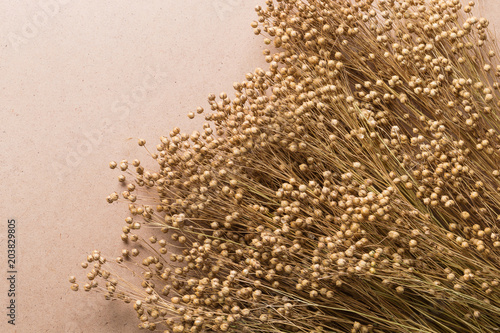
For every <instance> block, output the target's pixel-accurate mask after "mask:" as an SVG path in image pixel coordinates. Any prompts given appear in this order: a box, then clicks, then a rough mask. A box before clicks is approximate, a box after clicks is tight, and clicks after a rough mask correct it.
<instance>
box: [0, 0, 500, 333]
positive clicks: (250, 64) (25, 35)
mask: <svg viewBox="0 0 500 333" xmlns="http://www.w3.org/2000/svg"><path fill="white" fill-rule="evenodd" d="M262 2H263V1H258V0H198V1H195V0H183V1H171V0H164V1H160V0H151V1H147V2H144V1H130V0H120V1H118V0H111V1H96V0H89V1H76V0H45V1H28V0H16V1H14V0H11V1H1V2H0V26H1V28H0V32H1V41H2V44H1V49H0V115H1V120H0V123H1V125H0V174H1V175H2V182H1V185H0V194H1V201H0V218H1V222H2V223H1V224H0V262H1V265H0V270H1V272H0V277H1V281H2V283H0V287H1V289H0V308H1V309H5V308H6V306H7V289H8V286H7V284H6V273H5V272H6V269H5V266H6V265H5V263H6V256H7V254H6V231H7V225H6V223H7V220H8V219H9V218H15V219H16V221H17V230H16V231H17V237H18V244H17V260H18V263H17V270H18V274H17V285H16V292H17V295H16V304H17V317H16V326H15V327H12V326H11V325H7V319H8V318H7V317H6V311H5V310H2V311H0V312H1V315H0V331H1V332H20V333H24V332H34V333H37V332H67V333H83V332H95V333H101V332H102V333H104V332H124V333H126V332H137V331H138V330H137V328H136V325H137V322H136V320H135V314H134V313H133V312H132V311H131V310H130V309H129V308H128V307H127V306H124V305H123V304H121V303H118V302H106V301H104V300H102V299H101V298H102V296H100V295H96V294H83V292H81V293H73V292H71V291H70V290H69V287H70V284H69V282H68V276H70V275H79V276H83V270H82V269H81V268H80V267H79V262H81V261H82V260H84V259H85V257H86V254H87V253H89V252H90V251H92V250H93V249H101V250H102V251H103V252H104V253H105V254H107V255H109V257H114V256H116V254H117V253H118V252H119V250H120V249H121V242H120V239H119V235H120V228H121V226H122V225H123V219H124V218H125V217H126V216H127V208H126V205H125V204H114V205H109V204H107V203H106V201H105V197H106V196H107V195H108V194H110V193H111V192H113V191H115V190H119V189H120V187H119V186H118V183H117V180H116V176H117V175H118V173H117V172H115V171H112V170H109V168H108V162H109V161H111V160H118V161H119V160H121V159H129V160H132V159H134V158H136V157H137V158H139V159H141V160H148V158H147V154H146V153H145V151H144V150H143V149H140V148H139V147H138V146H137V138H139V137H140V138H145V139H146V140H147V141H148V146H149V147H150V148H151V149H153V150H154V148H155V145H156V142H157V141H158V138H159V137H160V136H161V135H165V134H167V133H168V132H169V131H170V130H171V129H172V127H174V126H179V127H181V129H183V130H186V131H188V130H189V131H190V130H192V129H195V128H199V127H200V126H201V124H202V122H203V119H202V117H201V116H198V117H197V118H195V120H194V121H192V120H189V119H188V118H187V116H186V114H187V112H189V111H194V110H195V108H196V107H197V106H199V105H202V106H205V107H206V106H207V104H206V96H207V95H208V94H209V93H216V94H218V93H219V92H221V91H226V92H228V93H231V90H232V83H233V82H234V81H240V80H242V79H243V78H244V74H245V73H247V72H249V71H252V70H253V69H254V68H255V67H259V66H261V67H264V63H263V59H262V56H261V51H262V49H263V48H264V45H263V43H262V39H261V38H260V37H255V36H254V35H253V32H252V29H251V28H250V22H251V21H252V20H254V19H255V18H256V14H255V12H254V10H253V8H254V6H255V5H256V4H258V3H262ZM479 2H480V5H479V7H480V8H479V9H480V10H481V12H482V13H483V16H485V17H487V18H488V19H489V20H490V21H491V23H492V24H491V27H492V28H493V29H494V28H497V29H500V17H499V14H500V1H497V0H484V1H479ZM478 16H479V15H478ZM499 33H500V32H499ZM497 35H498V33H497ZM129 138H131V139H129Z"/></svg>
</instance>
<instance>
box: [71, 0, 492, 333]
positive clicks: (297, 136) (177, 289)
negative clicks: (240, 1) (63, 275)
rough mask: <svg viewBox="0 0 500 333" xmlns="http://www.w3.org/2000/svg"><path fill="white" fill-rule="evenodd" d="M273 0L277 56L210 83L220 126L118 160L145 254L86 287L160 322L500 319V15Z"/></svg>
mask: <svg viewBox="0 0 500 333" xmlns="http://www.w3.org/2000/svg"><path fill="white" fill-rule="evenodd" d="M266 4H267V5H266V6H265V7H263V8H261V7H260V6H258V7H256V12H257V15H258V20H257V21H256V22H253V23H252V27H253V28H254V32H255V34H263V35H265V38H266V39H265V43H266V44H268V45H270V49H268V50H267V49H266V50H265V51H264V55H265V58H266V61H267V62H268V63H269V68H268V69H267V70H263V69H256V70H255V71H254V72H253V73H248V74H246V77H245V80H244V81H243V82H239V83H235V84H234V90H235V92H234V96H235V97H234V98H232V99H230V98H229V97H228V95H227V94H226V93H221V94H220V96H219V98H218V99H217V98H216V96H215V95H210V96H209V98H208V101H209V104H210V107H211V111H212V112H210V113H209V114H208V115H206V116H205V119H206V121H207V123H206V124H205V125H204V126H203V129H202V130H201V131H195V132H193V133H191V134H186V133H181V131H180V129H179V128H174V129H173V130H172V131H171V132H170V135H168V136H165V137H162V138H161V142H160V144H159V145H158V146H157V147H156V149H157V152H155V153H153V154H151V155H152V156H153V158H154V159H155V160H156V161H157V164H158V167H157V168H156V169H155V170H150V171H147V170H145V169H144V168H143V167H142V166H141V165H140V162H139V161H138V160H134V161H133V162H130V163H129V162H128V161H125V160H124V161H121V162H119V163H116V162H111V164H110V167H111V168H112V169H114V168H117V169H120V170H121V171H122V174H121V175H120V176H119V181H120V182H122V183H123V186H126V190H125V191H123V193H121V194H118V193H116V192H115V193H113V194H111V195H110V196H109V197H108V198H107V200H108V201H109V202H110V203H113V202H115V201H118V200H120V201H128V203H129V210H130V217H128V218H126V220H125V222H126V224H125V226H124V227H123V233H122V235H121V238H122V240H123V241H124V242H125V248H124V249H123V251H122V253H121V255H120V256H119V257H118V258H116V259H113V260H106V259H105V258H104V257H103V256H102V255H101V253H100V252H99V251H94V252H92V254H90V255H89V256H88V258H87V260H86V261H85V262H84V263H82V266H83V267H84V268H85V269H87V271H88V274H87V278H88V281H87V282H86V283H84V284H83V285H82V286H80V287H79V285H78V284H77V283H76V278H75V277H71V278H70V282H71V283H72V289H74V290H78V289H79V288H81V289H84V290H85V291H91V290H96V291H98V292H100V293H103V294H104V295H105V297H106V298H107V299H119V300H123V301H125V302H127V303H131V306H133V308H134V310H135V312H136V313H137V317H138V319H139V327H140V328H143V329H149V330H151V331H161V332H176V333H178V332H226V331H227V332H317V333H320V332H468V333H469V332H497V331H498V330H499V327H500V286H499V284H500V236H499V234H500V179H499V176H500V133H499V130H500V119H499V117H500V111H499V101H500V100H499V97H500V94H499V91H498V89H499V83H498V81H497V78H498V77H499V76H500V63H499V61H498V57H497V47H496V45H495V44H494V42H492V41H491V36H490V35H489V32H488V30H487V27H488V21H487V20H486V19H484V18H476V17H474V16H473V15H472V12H471V9H472V7H473V6H474V3H473V2H469V3H468V5H465V6H463V5H462V4H461V3H460V1H459V0H356V1H352V2H351V1H348V0H307V1H305V0H275V1H272V0H268V1H267V2H266ZM196 111H197V113H202V112H203V108H201V107H200V108H198V109H197V110H196ZM194 116H195V113H194V112H192V113H190V114H189V117H190V118H192V117H194ZM139 145H141V146H142V145H145V141H144V140H139ZM119 198H120V199H119ZM139 229H141V230H139ZM144 229H145V230H144ZM134 272H135V273H136V274H135V277H134V276H133V275H134V274H133V273H134Z"/></svg>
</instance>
